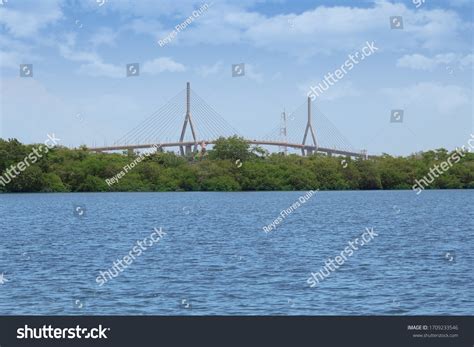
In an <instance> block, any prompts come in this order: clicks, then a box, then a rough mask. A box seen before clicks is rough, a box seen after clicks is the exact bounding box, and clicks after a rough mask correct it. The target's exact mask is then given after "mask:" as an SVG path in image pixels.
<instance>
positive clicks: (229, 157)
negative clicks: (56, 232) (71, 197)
mask: <svg viewBox="0 0 474 347" xmlns="http://www.w3.org/2000/svg"><path fill="white" fill-rule="evenodd" d="M38 146H39V145H23V144H21V143H20V142H18V141H17V140H14V139H12V140H8V141H5V140H2V139H0V172H2V173H3V176H5V171H6V170H7V169H8V168H10V167H11V166H12V165H15V166H16V165H17V164H18V163H19V162H21V161H23V160H24V159H25V157H27V156H28V155H29V154H30V153H31V152H32V150H33V148H37V147H38ZM450 155H451V153H449V152H448V151H446V150H445V149H438V150H435V151H428V152H424V153H419V154H417V155H411V156H409V157H391V156H389V155H386V154H385V155H383V156H380V157H377V158H375V159H369V160H361V159H357V160H351V159H349V158H341V157H328V156H325V155H320V154H318V155H312V156H309V157H301V156H298V155H288V156H284V155H282V154H271V155H270V154H268V152H267V151H265V150H263V149H262V148H259V147H254V148H250V146H249V145H248V144H247V143H245V142H244V141H242V139H240V138H238V137H232V138H228V139H223V138H221V139H219V140H218V141H217V143H216V144H215V145H214V147H213V149H212V150H209V151H208V152H207V153H199V155H196V154H193V155H191V156H190V157H188V158H185V157H180V156H177V155H175V154H174V153H170V152H157V153H154V154H152V155H150V156H148V157H145V158H144V159H143V161H142V162H140V163H138V164H137V165H136V166H135V167H134V168H133V169H131V170H130V171H129V172H128V173H127V174H126V175H124V176H123V177H122V178H121V179H120V180H119V181H118V183H116V184H113V185H112V186H110V187H109V186H108V185H107V183H106V182H105V179H108V178H109V179H110V178H112V177H113V176H115V175H116V174H118V173H119V172H120V171H121V170H122V169H123V167H124V166H126V165H127V164H130V163H131V162H132V161H133V160H134V159H135V158H136V154H135V155H134V156H128V155H127V154H126V152H125V153H124V154H111V153H91V152H89V151H88V150H87V148H85V147H81V148H79V149H68V148H65V147H55V148H53V149H50V150H49V151H48V152H47V153H42V157H41V158H40V159H39V160H38V161H37V162H36V163H34V164H31V165H29V166H27V168H26V170H24V171H23V172H21V174H19V175H17V177H16V178H13V179H12V180H11V182H10V183H8V184H6V185H3V184H2V181H1V178H0V192H106V191H114V192H115V191H241V190H244V191H254V190H309V189H313V190H315V189H320V190H336V189H338V190H344V189H411V187H412V186H413V184H414V181H415V179H420V178H423V177H424V176H425V175H427V174H428V173H429V170H430V168H432V167H434V165H435V164H440V163H441V162H443V161H446V160H447V158H448V157H449V156H450ZM342 160H346V162H343V163H341V161H342ZM346 164H347V165H346ZM430 188H435V189H444V188H474V153H466V154H465V156H464V157H463V158H462V159H461V160H460V161H459V162H458V163H455V164H454V165H453V167H452V168H450V169H449V170H448V171H447V172H445V173H443V174H442V175H441V176H440V177H439V178H437V179H435V181H434V182H433V183H432V184H431V185H430Z"/></svg>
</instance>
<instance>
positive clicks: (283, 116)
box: [279, 109, 288, 155]
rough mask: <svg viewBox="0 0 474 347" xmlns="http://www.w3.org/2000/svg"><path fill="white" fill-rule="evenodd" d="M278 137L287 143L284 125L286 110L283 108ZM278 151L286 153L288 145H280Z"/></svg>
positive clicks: (286, 132)
mask: <svg viewBox="0 0 474 347" xmlns="http://www.w3.org/2000/svg"><path fill="white" fill-rule="evenodd" d="M280 137H281V139H282V141H283V142H284V143H288V131H287V127H286V112H285V109H283V113H282V114H281V125H280ZM279 152H283V153H285V155H287V154H288V147H287V146H280V150H279Z"/></svg>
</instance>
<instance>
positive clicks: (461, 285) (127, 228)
mask: <svg viewBox="0 0 474 347" xmlns="http://www.w3.org/2000/svg"><path fill="white" fill-rule="evenodd" d="M473 202H474V191H473V190H445V191H423V192H422V194H420V195H416V194H415V193H414V192H412V191H348V192H315V193H314V194H308V192H242V193H207V192H202V193H84V194H80V193H77V194H75V193H70V194H16V195H15V194H3V195H0V237H1V244H0V314H2V315H10V314H11V315H13V314H16V315H18V314H45V315H46V314H48V315H60V314H66V315H76V314H79V315H81V314H92V315H109V314H110V315H119V314H127V315H128V314H136V315H141V314H147V315H148V314H150V315H372V314H382V315H383V314H401V315H425V314H426V315H428V314H433V315H454V314H456V315H470V314H473V313H474V286H473V284H474V271H473V268H474V266H473V265H474V252H473V245H474V242H473V241H474V222H473V220H474V209H473V206H472V205H473ZM281 211H286V212H281ZM279 217H280V218H279ZM272 222H273V227H272V228H270V229H269V228H268V226H269V225H271V224H272ZM264 227H266V230H267V231H268V230H270V231H268V232H266V231H264ZM160 228H161V231H162V233H161V234H160V235H159V236H158V238H157V237H156V235H157V234H155V235H154V237H155V240H157V241H158V242H157V243H154V244H152V245H151V246H146V245H143V244H142V247H141V248H140V250H141V252H139V251H138V248H137V247H138V243H137V241H140V240H144V239H145V238H147V237H150V235H151V234H152V233H154V230H160ZM366 228H373V230H374V231H375V233H376V234H377V235H378V236H375V237H374V238H373V239H372V240H370V242H368V243H367V244H365V245H363V246H359V247H358V248H357V250H355V249H354V250H353V254H352V255H351V256H350V257H346V260H345V261H344V263H343V264H342V265H339V266H338V268H337V269H335V270H334V271H332V272H331V273H330V275H329V276H328V277H327V278H325V279H324V280H322V281H320V283H319V284H317V286H315V287H313V288H311V287H310V286H309V285H308V282H307V280H308V278H309V277H310V276H311V273H312V272H314V273H316V272H318V271H319V270H320V269H321V268H322V267H323V266H324V265H325V261H326V260H328V258H332V259H334V258H335V257H336V256H338V255H340V254H341V252H342V251H344V249H345V248H346V247H347V246H348V242H349V241H352V240H354V239H355V238H357V237H360V235H361V234H362V233H363V232H364V230H366ZM149 240H150V239H148V245H150V241H149ZM134 247H135V248H134ZM131 255H133V256H134V257H133V258H132V259H131V261H130V257H131ZM125 256H127V257H128V260H127V263H126V264H125V265H123V264H124V263H123V261H122V267H121V268H120V271H117V268H115V269H116V270H115V271H111V270H112V268H113V267H114V264H113V262H114V261H117V260H123V259H124V257H125ZM107 271H110V272H108V274H106V275H105V276H104V275H103V276H102V277H101V278H102V281H101V282H104V283H102V285H100V283H99V281H98V277H100V276H101V273H102V274H105V272H107ZM114 272H115V273H114ZM111 274H113V275H114V276H112V275H111ZM104 278H105V279H106V281H104V280H103V279H104Z"/></svg>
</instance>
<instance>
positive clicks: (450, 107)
mask: <svg viewBox="0 0 474 347" xmlns="http://www.w3.org/2000/svg"><path fill="white" fill-rule="evenodd" d="M381 92H382V94H383V95H385V96H388V97H389V99H390V101H391V104H392V105H394V106H395V105H398V107H401V108H411V107H412V108H418V109H423V110H424V112H422V113H423V114H425V115H436V114H442V115H447V116H455V115H457V114H456V112H457V111H458V110H459V109H460V108H461V107H464V106H467V105H469V104H470V103H472V100H471V98H472V97H471V95H472V91H471V90H470V89H467V88H463V87H460V86H456V85H444V84H441V83H435V82H420V83H417V84H415V85H411V86H408V87H405V88H399V89H395V88H384V89H382V91H381Z"/></svg>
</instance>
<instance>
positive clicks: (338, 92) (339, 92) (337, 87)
mask: <svg viewBox="0 0 474 347" xmlns="http://www.w3.org/2000/svg"><path fill="white" fill-rule="evenodd" d="M318 83H321V81H319V82H315V81H313V82H308V83H306V84H301V85H299V86H298V89H299V90H300V91H301V93H302V94H303V95H304V96H305V97H307V95H308V90H309V87H310V86H315V85H317V84H318ZM361 94H362V93H361V92H360V90H358V89H357V88H355V87H354V84H353V83H352V82H351V81H338V82H337V83H336V84H334V85H333V86H330V87H329V88H328V90H326V91H325V92H324V93H322V94H321V95H319V96H318V100H327V101H334V100H338V99H342V98H345V97H348V96H360V95H361Z"/></svg>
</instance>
